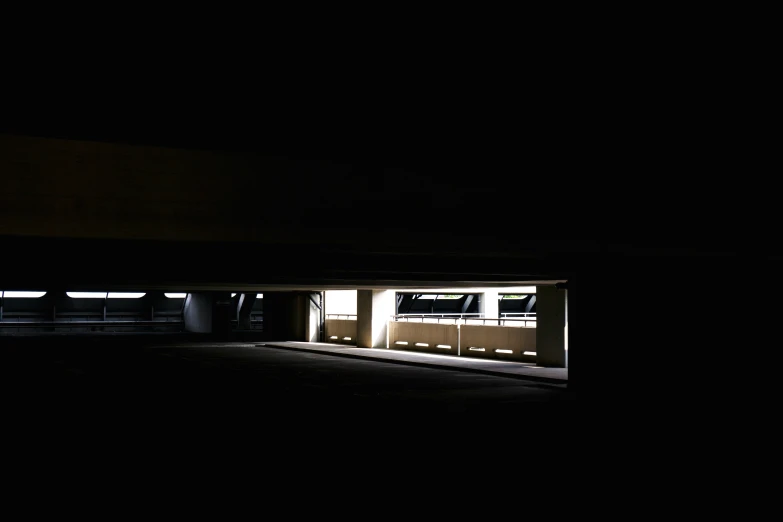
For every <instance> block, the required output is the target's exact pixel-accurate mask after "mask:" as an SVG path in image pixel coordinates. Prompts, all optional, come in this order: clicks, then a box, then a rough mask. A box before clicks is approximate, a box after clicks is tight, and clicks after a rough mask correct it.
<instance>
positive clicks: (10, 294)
mask: <svg viewBox="0 0 783 522" xmlns="http://www.w3.org/2000/svg"><path fill="white" fill-rule="evenodd" d="M0 295H2V296H3V297H9V298H11V299H13V298H15V297H26V298H33V299H35V298H37V297H43V296H44V295H46V292H0Z"/></svg>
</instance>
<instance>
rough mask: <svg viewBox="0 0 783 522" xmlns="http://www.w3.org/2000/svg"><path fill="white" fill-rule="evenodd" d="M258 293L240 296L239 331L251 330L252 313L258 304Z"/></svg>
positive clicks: (238, 307)
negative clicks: (254, 306)
mask: <svg viewBox="0 0 783 522" xmlns="http://www.w3.org/2000/svg"><path fill="white" fill-rule="evenodd" d="M256 295H257V292H250V293H243V294H240V295H239V302H238V303H237V329H238V330H250V329H251V325H250V311H251V310H252V309H253V305H254V304H255V302H256Z"/></svg>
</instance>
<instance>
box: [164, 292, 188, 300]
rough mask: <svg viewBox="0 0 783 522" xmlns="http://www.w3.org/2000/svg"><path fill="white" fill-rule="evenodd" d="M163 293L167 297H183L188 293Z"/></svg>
mask: <svg viewBox="0 0 783 522" xmlns="http://www.w3.org/2000/svg"><path fill="white" fill-rule="evenodd" d="M163 295H165V296H166V297H168V298H169V299H185V296H187V295H188V294H180V293H168V294H163Z"/></svg>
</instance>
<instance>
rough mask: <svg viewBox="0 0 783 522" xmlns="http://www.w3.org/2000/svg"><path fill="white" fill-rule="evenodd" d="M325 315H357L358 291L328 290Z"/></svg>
mask: <svg viewBox="0 0 783 522" xmlns="http://www.w3.org/2000/svg"><path fill="white" fill-rule="evenodd" d="M324 293H325V294H326V296H325V297H326V310H324V312H325V313H327V314H331V315H355V314H356V290H327V291H326V292H324Z"/></svg>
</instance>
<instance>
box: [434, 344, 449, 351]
mask: <svg viewBox="0 0 783 522" xmlns="http://www.w3.org/2000/svg"><path fill="white" fill-rule="evenodd" d="M435 348H445V349H447V350H451V345H450V344H438V345H436V346H435Z"/></svg>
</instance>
